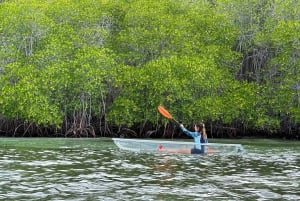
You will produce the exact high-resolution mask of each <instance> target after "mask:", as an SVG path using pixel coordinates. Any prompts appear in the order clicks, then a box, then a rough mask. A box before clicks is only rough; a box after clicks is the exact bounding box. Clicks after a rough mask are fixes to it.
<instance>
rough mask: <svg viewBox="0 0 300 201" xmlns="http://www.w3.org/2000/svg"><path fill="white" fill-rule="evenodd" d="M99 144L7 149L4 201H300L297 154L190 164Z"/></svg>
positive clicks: (0, 167) (261, 151) (201, 159)
mask: <svg viewBox="0 0 300 201" xmlns="http://www.w3.org/2000/svg"><path fill="white" fill-rule="evenodd" d="M72 143H74V142H72ZM97 143H98V145H99V147H104V148H103V149H99V148H96V147H97V146H95V142H93V146H92V147H89V143H86V144H84V142H83V141H80V147H85V148H74V147H70V145H69V144H70V143H69V144H68V146H65V144H67V143H63V142H61V143H60V144H63V145H64V146H63V147H61V148H57V147H55V148H53V149H51V148H47V149H43V148H24V147H22V148H4V149H0V176H1V177H0V200H300V194H299V191H298V189H299V188H300V160H299V158H300V154H299V150H297V149H289V148H288V147H274V148H272V149H269V148H266V147H263V146H259V147H250V146H248V147H247V149H248V150H253V151H252V152H249V151H248V152H247V153H246V154H244V155H236V156H234V155H230V156H226V155H211V156H208V155H204V156H199V155H195V156H194V155H192V156H189V155H171V154H159V153H158V154H137V153H130V152H123V151H119V150H117V149H115V148H113V145H112V144H110V145H111V146H109V145H107V142H103V144H101V142H97ZM109 143H111V142H109Z"/></svg>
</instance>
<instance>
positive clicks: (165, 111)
mask: <svg viewBox="0 0 300 201" xmlns="http://www.w3.org/2000/svg"><path fill="white" fill-rule="evenodd" d="M157 109H158V111H159V113H160V114H161V115H163V116H164V117H166V118H168V119H173V117H172V115H171V114H170V113H169V112H168V110H166V109H165V108H164V107H163V106H161V105H159V106H158V107H157Z"/></svg>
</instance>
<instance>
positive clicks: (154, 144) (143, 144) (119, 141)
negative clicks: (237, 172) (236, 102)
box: [112, 138, 244, 154]
mask: <svg viewBox="0 0 300 201" xmlns="http://www.w3.org/2000/svg"><path fill="white" fill-rule="evenodd" d="M112 140H113V141H114V143H115V144H116V145H117V146H118V147H119V148H120V149H122V150H127V151H133V152H173V153H181V151H182V150H184V149H192V148H194V142H182V141H165V140H142V139H126V138H112ZM201 145H203V146H202V148H203V149H204V153H217V154H239V153H243V152H244V148H243V146H242V145H241V144H223V143H205V144H201Z"/></svg>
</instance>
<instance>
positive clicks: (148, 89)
mask: <svg viewBox="0 0 300 201" xmlns="http://www.w3.org/2000/svg"><path fill="white" fill-rule="evenodd" d="M0 19H1V21H0V88H1V91H0V130H1V134H2V135H7V136H73V137H76V136H95V135H99V136H113V135H118V134H125V135H130V136H138V137H145V136H150V135H151V136H156V137H160V136H162V135H164V136H167V135H169V134H170V133H171V135H173V134H174V133H175V134H176V132H175V131H176V130H173V129H174V128H176V126H175V127H174V125H172V123H170V122H169V123H168V121H167V120H166V119H163V118H162V117H161V116H160V115H159V114H158V112H157V110H156V108H157V106H158V105H159V104H162V105H164V106H165V107H166V108H167V109H168V110H169V111H170V112H171V113H172V114H173V116H175V117H176V118H177V119H179V120H181V121H183V122H184V123H185V124H192V123H193V122H195V121H197V120H204V121H205V122H206V125H207V130H208V131H209V133H210V134H213V135H214V137H217V136H222V134H224V135H257V134H264V135H268V136H285V137H292V138H297V137H298V136H299V133H300V34H299V33H300V1H298V0H285V1H282V0H247V1H240V0H194V1H187V0H164V1H156V0H147V1H145V0H115V1H107V0H81V1H76V0H59V1H42V0H31V1H27V0H4V1H0ZM170 129H171V130H170Z"/></svg>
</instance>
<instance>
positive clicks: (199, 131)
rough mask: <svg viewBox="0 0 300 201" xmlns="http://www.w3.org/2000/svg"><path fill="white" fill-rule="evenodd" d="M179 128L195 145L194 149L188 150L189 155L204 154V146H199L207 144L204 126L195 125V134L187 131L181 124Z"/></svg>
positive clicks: (200, 123) (201, 124) (201, 123)
mask: <svg viewBox="0 0 300 201" xmlns="http://www.w3.org/2000/svg"><path fill="white" fill-rule="evenodd" d="M180 128H181V130H182V131H183V133H185V134H186V135H187V136H190V137H192V138H194V142H195V145H194V148H192V149H191V150H190V153H191V154H203V153H204V152H205V146H204V145H201V144H203V143H208V139H207V134H206V129H205V124H204V123H203V122H199V123H197V124H195V125H194V129H195V132H191V131H189V130H187V129H186V128H185V127H184V126H183V125H182V124H180Z"/></svg>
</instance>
